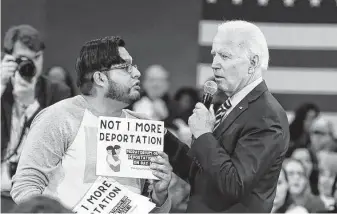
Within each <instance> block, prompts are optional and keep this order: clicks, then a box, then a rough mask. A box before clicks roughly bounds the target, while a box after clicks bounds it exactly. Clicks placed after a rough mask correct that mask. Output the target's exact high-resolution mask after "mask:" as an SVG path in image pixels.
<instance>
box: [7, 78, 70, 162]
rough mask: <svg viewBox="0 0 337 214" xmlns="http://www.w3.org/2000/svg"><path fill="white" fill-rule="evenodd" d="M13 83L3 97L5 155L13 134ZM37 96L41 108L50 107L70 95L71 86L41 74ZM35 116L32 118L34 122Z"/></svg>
mask: <svg viewBox="0 0 337 214" xmlns="http://www.w3.org/2000/svg"><path fill="white" fill-rule="evenodd" d="M12 91H13V85H12V83H11V81H9V83H8V84H7V87H6V89H5V91H4V93H3V95H2V97H1V154H2V157H4V155H5V154H4V152H5V151H6V148H7V145H8V142H9V140H10V134H11V123H12V107H13V103H14V98H13V94H12ZM35 97H36V98H37V100H38V101H39V103H40V109H39V110H38V111H40V110H41V109H43V108H45V107H48V106H50V105H52V104H54V103H56V102H58V101H60V100H63V99H65V98H68V97H70V88H69V87H68V86H66V85H65V84H62V83H57V82H52V81H50V80H49V79H47V78H46V77H44V76H40V77H39V79H38V81H37V83H36V89H35ZM33 118H34V116H33V117H32V118H31V119H30V121H29V123H31V122H32V120H33Z"/></svg>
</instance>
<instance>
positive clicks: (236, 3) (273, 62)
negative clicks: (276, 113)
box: [197, 0, 337, 131]
mask: <svg viewBox="0 0 337 214" xmlns="http://www.w3.org/2000/svg"><path fill="white" fill-rule="evenodd" d="M232 19H240V20H246V21H251V22H253V23H255V24H256V25H257V26H259V27H260V28H261V30H262V32H263V33H264V35H265V36H266V39H267V43H268V46H269V53H270V63H269V69H268V71H267V72H266V73H265V74H264V79H265V80H266V83H267V85H268V87H269V89H270V90H271V92H272V93H273V94H274V96H275V97H276V98H277V99H278V101H279V102H280V103H281V105H282V106H283V107H284V109H285V110H286V111H287V113H288V116H289V119H290V120H291V118H292V117H293V112H294V110H295V109H296V108H297V107H298V106H299V105H300V104H302V103H305V102H312V103H315V104H317V105H318V106H319V108H320V109H321V111H322V115H323V116H324V117H326V118H327V119H329V120H330V121H332V122H333V123H334V127H335V129H336V131H337V0H272V1H271V0H269V1H268V0H203V6H202V18H201V20H200V22H199V39H198V42H199V59H198V65H197V85H198V86H201V85H202V84H203V83H204V82H205V81H206V80H207V79H209V78H210V77H211V76H212V74H213V73H212V69H211V63H212V56H211V54H210V52H211V46H212V40H213V37H214V36H215V34H216V31H217V27H218V25H219V24H220V23H221V22H222V21H223V20H232Z"/></svg>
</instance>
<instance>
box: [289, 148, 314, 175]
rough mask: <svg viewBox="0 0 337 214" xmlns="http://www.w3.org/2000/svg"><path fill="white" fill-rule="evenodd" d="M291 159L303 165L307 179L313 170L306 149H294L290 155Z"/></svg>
mask: <svg viewBox="0 0 337 214" xmlns="http://www.w3.org/2000/svg"><path fill="white" fill-rule="evenodd" d="M292 158H293V159H296V160H298V161H300V162H301V163H302V164H303V165H304V167H305V169H306V173H307V174H306V176H307V177H308V178H309V176H310V174H311V172H312V169H313V163H312V160H311V157H310V154H309V151H308V149H305V148H300V149H296V150H295V151H294V152H293V154H292Z"/></svg>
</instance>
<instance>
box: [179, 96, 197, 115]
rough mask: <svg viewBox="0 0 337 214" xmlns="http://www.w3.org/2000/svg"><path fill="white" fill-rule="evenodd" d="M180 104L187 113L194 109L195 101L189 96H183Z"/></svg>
mask: <svg viewBox="0 0 337 214" xmlns="http://www.w3.org/2000/svg"><path fill="white" fill-rule="evenodd" d="M178 102H179V106H180V109H181V110H182V111H187V110H189V109H191V108H193V107H194V100H193V99H192V98H191V97H190V96H189V95H188V94H183V95H181V97H180V99H179V101H178Z"/></svg>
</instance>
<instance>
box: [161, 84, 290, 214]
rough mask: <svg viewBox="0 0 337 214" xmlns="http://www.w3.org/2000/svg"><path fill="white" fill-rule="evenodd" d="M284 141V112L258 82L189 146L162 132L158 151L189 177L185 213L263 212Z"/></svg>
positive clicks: (268, 203)
mask: <svg viewBox="0 0 337 214" xmlns="http://www.w3.org/2000/svg"><path fill="white" fill-rule="evenodd" d="M288 144H289V124H288V120H287V116H286V113H285V111H284V110H283V108H282V107H281V105H280V104H279V103H278V102H277V101H276V99H275V98H274V97H273V96H272V95H271V93H270V92H269V91H268V88H267V86H266V84H265V82H262V83H260V84H259V85H258V86H257V87H255V89H253V91H251V92H250V93H249V94H248V95H247V96H246V97H245V98H244V99H243V100H242V101H241V102H240V103H239V104H238V105H237V106H236V107H235V108H234V109H233V110H232V112H231V113H230V114H229V115H228V116H227V118H226V119H224V120H223V122H222V123H221V124H220V125H219V126H218V128H217V129H216V130H214V132H213V133H206V134H203V135H202V136H200V137H198V138H197V139H196V140H195V142H194V143H193V144H192V146H191V149H190V150H189V149H188V147H187V146H185V145H184V144H183V143H181V142H180V141H179V140H178V139H177V138H175V137H174V136H173V135H172V134H170V133H167V134H166V135H165V145H164V151H165V152H166V153H167V154H168V155H169V158H170V163H171V165H172V166H173V171H174V172H175V173H176V174H177V175H178V176H180V177H182V178H183V179H186V178H188V179H189V181H190V185H191V189H192V190H191V197H190V201H189V204H188V207H187V212H192V213H195V212H203V213H209V212H251V213H254V212H255V213H256V212H264V213H266V212H270V211H271V209H272V206H273V201H274V198H275V193H276V186H277V181H278V177H279V173H280V169H281V165H282V162H283V159H284V156H285V153H286V151H287V148H288Z"/></svg>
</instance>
